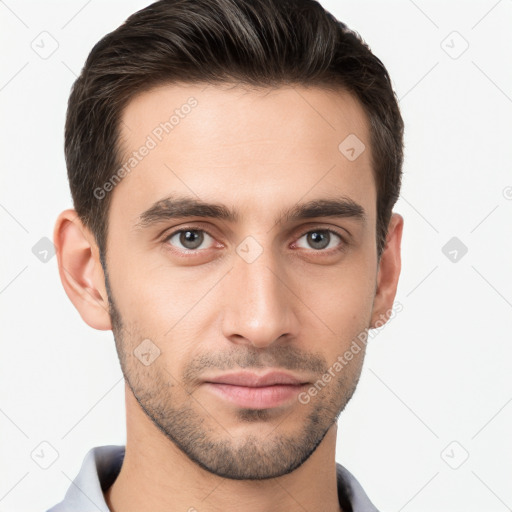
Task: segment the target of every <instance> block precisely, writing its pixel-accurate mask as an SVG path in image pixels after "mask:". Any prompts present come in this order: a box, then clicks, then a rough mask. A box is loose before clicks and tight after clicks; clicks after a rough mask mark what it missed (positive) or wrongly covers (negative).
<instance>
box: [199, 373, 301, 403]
mask: <svg viewBox="0 0 512 512" xmlns="http://www.w3.org/2000/svg"><path fill="white" fill-rule="evenodd" d="M203 385H204V386H205V387H206V388H207V389H208V390H209V391H211V392H212V393H214V394H215V395H217V396H218V397H220V398H222V399H223V400H227V401H228V402H231V403H233V404H234V405H237V406H238V407H244V408H249V409H269V408H272V407H277V406H279V405H283V404H285V403H286V402H289V401H291V400H292V399H293V398H295V397H296V395H297V394H298V393H300V391H301V390H302V389H303V388H304V387H305V386H306V385H308V382H306V381H305V380H304V379H301V378H299V377H296V376H294V375H291V374H289V373H285V372H280V371H272V372H268V373H265V374H262V375H259V374H256V373H253V372H236V373H229V374H225V375H219V376H216V377H212V378H208V379H205V381H204V384H203Z"/></svg>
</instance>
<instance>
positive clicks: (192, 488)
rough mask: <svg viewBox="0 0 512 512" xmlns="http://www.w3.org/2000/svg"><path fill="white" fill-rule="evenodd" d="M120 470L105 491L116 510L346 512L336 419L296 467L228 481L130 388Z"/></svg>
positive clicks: (166, 511) (108, 500) (153, 511)
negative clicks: (184, 446)
mask: <svg viewBox="0 0 512 512" xmlns="http://www.w3.org/2000/svg"><path fill="white" fill-rule="evenodd" d="M126 403H127V418H128V421H127V442H126V452H125V457H124V461H123V465H122V467H121V471H120V473H119V475H118V477H117V479H116V481H115V482H114V484H113V485H112V486H111V487H110V488H109V489H108V490H107V491H106V492H105V500H106V502H107V505H108V507H109V509H110V510H111V511H112V512H178V511H180V512H183V511H188V512H221V511H222V512H235V511H239V510H244V512H256V511H257V512H271V511H275V510H287V511H290V512H295V511H297V512H303V511H304V510H308V511H310V512H315V511H318V512H320V511H322V512H342V511H341V508H340V505H339V500H338V490H337V480H336V462H335V452H336V431H337V425H336V424H334V425H333V426H332V427H331V428H330V429H329V431H328V432H327V434H326V436H325V437H324V439H323V440H322V442H321V443H320V444H319V445H318V447H317V449H316V450H315V451H314V452H313V454H312V455H311V456H310V457H309V458H308V460H307V461H306V462H305V463H304V464H302V465H301V466H300V467H299V468H297V469H296V470H295V471H293V472H291V473H289V474H287V475H283V476H281V477H278V478H272V479H267V480H230V479H227V478H223V477H219V476H217V475H214V474H212V473H210V472H208V471H206V470H204V469H202V468H201V467H200V466H198V465H197V464H196V463H194V462H192V461H191V460H190V459H189V458H188V457H187V456H186V455H185V454H184V453H183V452H181V450H179V449H178V448H177V447H176V446H175V445H174V444H173V443H172V442H171V441H170V440H168V439H167V438H166V437H165V436H164V435H163V434H162V432H160V430H159V429H158V428H157V427H156V426H155V425H154V424H153V423H152V422H151V420H149V418H147V416H146V415H145V413H144V411H142V410H141V409H140V407H139V406H138V404H137V402H136V401H135V398H134V397H133V395H132V394H131V392H129V390H127V393H126Z"/></svg>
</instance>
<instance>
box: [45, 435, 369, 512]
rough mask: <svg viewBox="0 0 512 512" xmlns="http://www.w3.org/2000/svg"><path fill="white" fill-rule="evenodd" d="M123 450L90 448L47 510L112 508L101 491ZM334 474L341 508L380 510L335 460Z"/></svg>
mask: <svg viewBox="0 0 512 512" xmlns="http://www.w3.org/2000/svg"><path fill="white" fill-rule="evenodd" d="M124 453H125V446H124V445H121V446H118V445H109V446H97V447H95V448H91V449H90V450H89V451H88V452H87V454H86V456H85V459H84V461H83V463H82V467H81V468H80V472H79V473H78V475H77V477H76V478H75V479H74V480H73V483H72V484H71V485H70V487H69V489H68V491H67V492H66V495H65V497H64V499H63V500H62V501H61V502H60V503H58V504H57V505H55V506H54V507H52V508H51V509H49V510H48V511H47V512H91V511H98V510H99V511H101V512H111V511H110V509H109V508H108V506H107V503H106V502H105V497H104V495H103V493H104V492H105V491H106V490H107V489H108V488H109V487H110V486H111V485H112V484H113V483H114V481H115V479H116V478H117V475H119V472H120V471H121V466H122V464H123V460H124ZM336 477H337V481H338V497H339V501H340V506H341V508H342V509H343V512H379V511H378V510H377V509H376V508H375V506H374V505H373V504H372V503H371V501H370V500H369V498H368V496H367V495H366V493H365V492H364V490H363V488H362V487H361V484H360V483H359V482H358V481H357V480H356V478H355V477H354V475H352V473H350V472H349V471H348V470H347V469H345V468H344V467H343V466H342V465H341V464H339V463H337V464H336Z"/></svg>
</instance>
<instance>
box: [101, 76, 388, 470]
mask: <svg viewBox="0 0 512 512" xmlns="http://www.w3.org/2000/svg"><path fill="white" fill-rule="evenodd" d="M191 97H193V100H191V99H190V98H191ZM187 104H188V105H189V106H188V107H186V106H185V105H187ZM173 113H174V114H175V117H174V119H171V121H170V123H169V124H168V125H166V124H165V123H166V122H169V119H170V117H171V115H173ZM161 123H162V124H161ZM350 134H355V135H356V136H357V138H358V139H359V140H360V141H362V142H363V143H364V144H365V147H366V149H365V150H364V151H363V152H362V153H361V154H360V155H359V156H358V157H357V158H356V159H353V158H352V159H349V158H347V157H346V154H344V153H342V151H340V149H339V148H338V146H339V145H340V143H341V142H342V141H343V140H344V139H345V138H346V137H347V136H348V135H350ZM121 140H122V148H123V151H124V160H123V163H127V164H128V165H127V166H126V167H125V169H130V170H129V171H127V172H126V173H125V174H126V175H125V176H124V177H123V179H122V180H121V181H120V182H119V183H118V184H116V186H115V187H114V188H113V190H109V192H108V193H111V194H113V196H112V203H111V206H110V212H109V232H108V244H107V258H106V270H107V274H108V276H107V277H108V281H107V284H108V288H107V289H108V291H109V300H110V308H111V313H110V314H111V320H112V328H113V332H114V336H115V341H116V347H117V350H118V354H119V358H120V362H121V366H122V371H123V373H124V376H125V379H126V381H127V384H128V386H129V388H130V390H131V392H132V393H133V395H134V397H135V399H136V400H137V402H138V404H139V405H140V407H141V408H142V410H143V411H144V412H145V414H146V415H147V416H148V417H149V418H150V419H151V420H152V422H153V423H154V424H155V425H156V426H157V427H158V428H159V430H160V431H161V432H162V433H163V434H164V435H165V436H166V437H167V438H168V439H169V440H171V441H172V442H173V443H174V444H175V445H176V446H178V447H179V448H180V449H181V450H182V451H183V452H184V453H185V454H186V455H187V456H188V457H189V458H190V459H191V460H193V461H195V462H196V463H197V464H199V465H200V466H201V467H203V468H205V469H207V470H208V471H210V472H212V473H215V474H217V475H220V476H223V477H227V478H232V479H264V478H272V477H277V476H280V475H283V474H286V473H289V472H291V471H293V470H294V469H295V468H297V467H298V466H300V465H301V464H302V463H303V462H304V461H305V460H307V458H308V457H309V456H310V455H311V454H312V453H313V452H314V450H315V448H316V447H317V446H318V445H319V443H320V442H321V441H322V439H323V438H324V436H325V434H326V433H327V431H328V429H329V428H330V427H331V426H332V425H333V423H334V422H335V421H336V419H337V417H338V415H339V414H340V412H341V411H342V410H343V409H344V407H345V406H346V404H347V403H348V401H349V400H350V398H351V397H352V394H353V392H354V390H355V388H356V385H357V381H358V379H359V376H360V372H361V367H362V364H363V358H364V346H363V347H362V349H361V350H360V351H359V352H357V353H355V354H353V358H352V359H351V360H350V362H349V363H348V364H345V365H343V368H342V369H341V370H334V371H333V365H335V362H336V361H339V359H338V358H339V356H342V355H343V354H344V353H345V352H346V351H347V350H348V349H349V348H350V346H351V344H352V343H353V341H354V340H355V339H356V338H357V336H358V335H360V334H361V333H362V332H364V331H365V330H366V329H367V328H368V327H369V326H370V319H371V316H372V308H373V305H374V297H375V289H376V278H377V267H378V265H377V263H378V262H377V255H376V242H375V238H376V234H375V226H376V189H375V183H374V179H373V175H372V168H371V155H370V145H369V131H368V124H367V120H366V117H365V114H364V112H363V110H362V108H361V107H360V106H359V104H358V103H357V102H356V100H355V99H353V97H352V96H351V95H349V94H347V93H344V92H338V93H334V92H328V91H326V90H323V89H320V88H309V89H306V88H296V89H293V88H278V89H272V90H271V89H266V90H259V91H256V90H250V89H242V88H240V87H231V88H229V87H227V86H223V87H221V86H215V87H214V86H201V87H200V86H190V85H187V86H178V85H173V86H164V87H159V88H156V89H153V90H151V91H148V92H145V93H143V94H141V95H139V96H137V97H136V98H135V99H133V100H132V101H131V102H130V103H129V104H128V106H127V107H126V109H125V111H124V114H123V123H122V134H121ZM142 146H146V148H149V149H148V150H147V151H146V150H141V149H140V148H141V147H142ZM134 151H135V152H137V155H135V156H134V153H133V152H134ZM351 156H353V155H351ZM130 158H135V160H132V161H130V160H129V159H130ZM130 165H131V167H130ZM203 203H205V204H206V205H205V204H203ZM329 370H330V371H329ZM326 374H329V375H330V379H329V378H325V375H326ZM322 378H324V380H323V381H322ZM319 380H320V381H322V382H324V384H323V385H320V386H318V382H317V381H319ZM315 383H317V387H316V389H317V391H316V393H314V395H311V394H310V393H309V390H310V389H311V388H312V387H314V385H315ZM306 396H307V397H309V399H308V400H306V399H305V398H306Z"/></svg>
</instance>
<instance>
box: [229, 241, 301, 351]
mask: <svg viewBox="0 0 512 512" xmlns="http://www.w3.org/2000/svg"><path fill="white" fill-rule="evenodd" d="M222 296H223V298H224V301H225V302H224V308H223V313H224V314H223V322H222V325H223V333H224V336H225V337H226V338H227V339H229V340H231V341H232V342H233V343H244V344H250V345H253V346H254V347H257V348H265V347H268V346H269V345H271V344H272V343H274V342H276V341H277V340H279V339H280V342H282V341H283V340H285V339H288V338H290V337H295V336H297V328H298V321H297V318H296V315H295V313H294V308H293V304H294V301H297V298H296V296H295V295H294V293H293V291H292V290H291V289H290V283H287V278H286V276H285V275H284V272H283V270H282V269H281V271H280V270H279V267H277V266H276V264H275V261H273V256H272V254H271V251H270V250H265V251H263V253H262V254H261V255H260V256H259V257H258V258H257V259H256V260H255V261H252V262H250V263H249V262H247V261H245V260H244V259H243V258H241V257H239V256H238V255H236V256H235V258H234V265H233V268H232V269H231V271H230V272H229V275H228V276H226V279H224V280H223V290H222Z"/></svg>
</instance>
